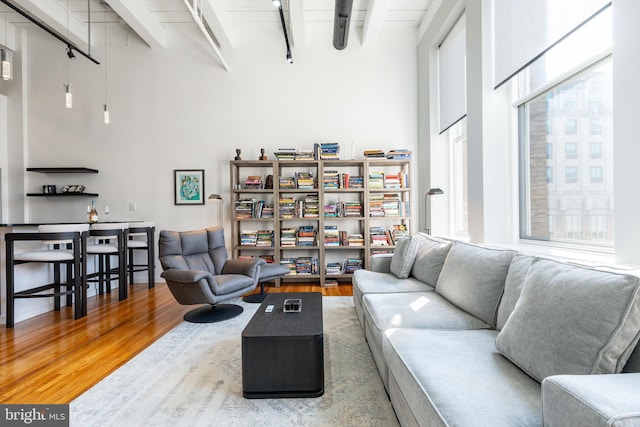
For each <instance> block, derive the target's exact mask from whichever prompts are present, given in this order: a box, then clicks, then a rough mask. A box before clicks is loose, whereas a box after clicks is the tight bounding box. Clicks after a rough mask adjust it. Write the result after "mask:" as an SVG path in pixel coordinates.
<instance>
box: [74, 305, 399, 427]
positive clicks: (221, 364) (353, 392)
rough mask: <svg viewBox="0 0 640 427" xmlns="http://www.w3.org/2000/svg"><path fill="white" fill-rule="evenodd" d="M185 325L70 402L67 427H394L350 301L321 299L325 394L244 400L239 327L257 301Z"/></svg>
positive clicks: (249, 315)
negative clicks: (225, 316)
mask: <svg viewBox="0 0 640 427" xmlns="http://www.w3.org/2000/svg"><path fill="white" fill-rule="evenodd" d="M232 302H233V303H235V304H238V305H242V306H243V307H244V312H243V313H242V314H241V315H240V316H238V317H236V318H233V319H231V320H228V321H224V322H221V323H214V324H194V323H187V322H183V323H181V324H180V325H178V326H177V327H176V328H175V329H173V330H172V331H170V332H169V333H168V334H166V335H165V336H163V337H162V338H160V339H159V340H158V341H156V342H155V343H154V344H152V345H151V346H150V347H148V348H147V349H146V350H144V351H143V352H142V353H140V354H139V355H137V356H136V357H135V358H133V359H132V360H130V361H129V362H128V363H126V364H125V365H124V366H122V367H121V368H120V369H118V370H116V371H115V372H113V373H112V374H111V375H109V376H108V377H106V378H105V379H104V380H102V381H101V382H100V383H98V384H96V385H95V386H94V387H93V388H91V389H90V390H88V391H87V392H86V393H84V394H83V395H81V396H80V397H78V398H77V399H75V400H74V401H73V402H71V405H70V412H71V413H70V416H71V420H70V421H71V426H83V427H85V426H117V427H121V426H128V427H135V426H175V427H182V426H294V425H297V426H384V427H388V426H397V425H398V422H397V419H396V417H395V414H394V412H393V409H392V407H391V404H390V402H389V400H388V398H387V395H386V394H385V391H384V386H383V385H382V381H381V380H380V376H379V374H378V370H377V369H376V367H375V364H374V362H373V359H372V357H371V353H370V351H369V348H368V347H367V344H366V342H365V340H364V338H363V334H362V329H361V327H360V324H359V322H358V319H357V317H356V313H355V310H354V308H353V300H352V298H351V297H324V298H323V317H324V353H325V354H324V361H325V370H324V375H325V393H324V395H323V396H321V397H318V398H297V399H245V398H243V397H242V372H241V365H242V363H241V341H240V334H241V332H242V329H244V327H245V326H246V324H247V323H248V322H249V320H250V319H251V317H252V316H253V314H254V313H255V312H256V310H257V308H258V306H259V304H249V303H245V302H243V301H242V300H240V299H238V300H233V301H232Z"/></svg>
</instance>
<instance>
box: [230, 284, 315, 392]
mask: <svg viewBox="0 0 640 427" xmlns="http://www.w3.org/2000/svg"><path fill="white" fill-rule="evenodd" d="M289 298H299V299H301V300H302V311H301V312H300V313H285V312H283V305H284V300H285V299H289ZM270 304H273V305H274V309H273V312H271V313H265V309H266V307H267V306H268V305H270ZM323 393H324V346H323V332H322V294H321V293H320V292H297V293H273V294H267V297H266V298H265V300H264V302H263V303H262V304H261V305H260V307H259V308H258V311H257V312H256V314H255V315H254V316H253V318H252V319H251V320H250V321H249V323H248V324H247V326H246V327H245V328H244V331H242V394H243V395H244V397H246V398H250V399H251V398H254V399H255V398H278V397H318V396H322V394H323Z"/></svg>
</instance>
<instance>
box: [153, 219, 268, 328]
mask: <svg viewBox="0 0 640 427" xmlns="http://www.w3.org/2000/svg"><path fill="white" fill-rule="evenodd" d="M158 251H159V252H158V255H159V258H160V264H161V265H162V269H163V270H164V271H163V272H162V274H161V275H160V276H161V277H163V278H164V279H165V280H166V282H167V285H168V286H169V290H170V291H171V293H172V294H173V296H174V297H175V299H176V300H177V301H178V302H179V303H180V304H185V305H190V304H208V306H204V307H199V308H196V309H194V310H191V311H190V312H188V313H187V314H185V315H184V320H186V321H188V322H194V323H209V322H217V321H220V320H226V319H230V318H232V317H235V316H237V315H239V314H240V313H242V311H243V309H242V307H240V306H238V305H235V304H220V302H222V301H226V300H229V299H231V298H235V297H238V296H241V295H243V294H245V293H247V292H250V291H252V290H253V289H255V287H256V286H257V284H258V279H259V275H260V265H262V264H264V263H265V261H264V260H263V259H260V258H256V259H243V260H228V259H227V251H226V249H225V246H224V231H223V229H222V227H213V228H208V229H206V230H195V231H184V232H178V231H166V230H162V231H160V238H159V242H158Z"/></svg>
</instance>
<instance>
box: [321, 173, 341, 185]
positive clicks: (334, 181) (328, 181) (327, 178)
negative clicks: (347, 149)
mask: <svg viewBox="0 0 640 427" xmlns="http://www.w3.org/2000/svg"><path fill="white" fill-rule="evenodd" d="M322 186H323V188H340V173H339V172H338V171H337V170H325V171H324V172H323V174H322Z"/></svg>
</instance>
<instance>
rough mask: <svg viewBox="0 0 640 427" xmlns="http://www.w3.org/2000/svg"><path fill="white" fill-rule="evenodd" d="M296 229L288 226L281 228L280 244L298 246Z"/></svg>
mask: <svg viewBox="0 0 640 427" xmlns="http://www.w3.org/2000/svg"><path fill="white" fill-rule="evenodd" d="M296 242H297V240H296V229H295V227H286V228H282V229H281V230H280V246H282V247H292V246H296Z"/></svg>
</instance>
